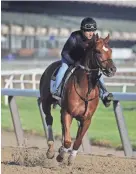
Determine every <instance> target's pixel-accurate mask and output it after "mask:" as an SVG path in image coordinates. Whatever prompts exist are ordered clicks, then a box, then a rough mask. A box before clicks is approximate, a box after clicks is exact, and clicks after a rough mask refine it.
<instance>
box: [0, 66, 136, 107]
mask: <svg viewBox="0 0 136 174" xmlns="http://www.w3.org/2000/svg"><path fill="white" fill-rule="evenodd" d="M43 72H44V70H43V69H31V70H25V71H24V70H23V71H2V73H1V77H2V80H3V84H2V87H3V88H10V89H12V88H16V87H15V86H14V85H15V84H16V85H18V86H19V87H17V88H20V89H22V90H23V89H26V85H29V86H30V87H29V88H30V89H33V90H35V89H38V86H39V81H40V77H41V75H42V73H43ZM119 72H120V73H123V72H124V73H126V72H128V73H136V69H126V68H123V69H119V70H118V73H119ZM28 76H29V79H27V77H28ZM110 79H112V82H105V85H106V86H107V87H121V88H122V92H126V91H127V89H128V87H136V76H135V75H133V76H130V75H129V76H125V75H122V74H121V75H118V76H114V77H112V78H110ZM104 80H105V81H106V80H108V78H106V77H105V76H104ZM121 81H125V82H121ZM130 81H131V82H130ZM7 104H8V98H7V96H5V105H7Z"/></svg>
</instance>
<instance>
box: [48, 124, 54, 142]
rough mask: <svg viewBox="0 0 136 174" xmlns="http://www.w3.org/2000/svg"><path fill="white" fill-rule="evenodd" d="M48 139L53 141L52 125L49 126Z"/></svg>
mask: <svg viewBox="0 0 136 174" xmlns="http://www.w3.org/2000/svg"><path fill="white" fill-rule="evenodd" d="M48 139H51V140H52V141H53V131H52V126H51V125H48Z"/></svg>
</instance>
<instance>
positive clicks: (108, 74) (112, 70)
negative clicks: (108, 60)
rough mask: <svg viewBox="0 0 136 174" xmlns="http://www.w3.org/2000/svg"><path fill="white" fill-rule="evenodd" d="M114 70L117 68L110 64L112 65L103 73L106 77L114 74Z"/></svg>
mask: <svg viewBox="0 0 136 174" xmlns="http://www.w3.org/2000/svg"><path fill="white" fill-rule="evenodd" d="M116 71H117V68H116V67H115V66H112V67H110V68H108V69H106V70H104V72H103V74H104V75H105V76H107V77H112V76H114V75H115V73H116Z"/></svg>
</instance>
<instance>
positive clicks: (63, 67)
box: [53, 63, 68, 97]
mask: <svg viewBox="0 0 136 174" xmlns="http://www.w3.org/2000/svg"><path fill="white" fill-rule="evenodd" d="M67 69H68V65H67V64H66V63H62V65H61V67H60V69H59V71H58V73H57V76H56V81H55V85H54V91H53V95H55V96H58V97H60V89H59V87H60V84H61V81H62V79H63V77H64V74H65V72H66V71H67Z"/></svg>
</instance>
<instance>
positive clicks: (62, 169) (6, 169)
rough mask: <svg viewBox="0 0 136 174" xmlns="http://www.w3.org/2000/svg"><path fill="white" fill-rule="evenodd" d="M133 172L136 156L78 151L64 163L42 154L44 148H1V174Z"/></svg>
mask: <svg viewBox="0 0 136 174" xmlns="http://www.w3.org/2000/svg"><path fill="white" fill-rule="evenodd" d="M18 173H19V174H30V173H33V174H44V173H46V174H49V173H51V174H60V173H61V174H63V173H64V174H76V173H79V174H82V173H85V174H86V173H92V174H98V173H100V174H105V173H106V174H135V173H136V159H130V158H124V157H113V156H98V155H83V154H78V155H77V157H76V161H75V164H74V165H73V166H70V167H69V166H67V162H66V161H65V162H64V163H62V164H60V163H57V161H56V159H55V158H54V159H52V160H49V159H47V158H46V149H39V148H36V147H35V148H17V147H3V148H2V174H18Z"/></svg>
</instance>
